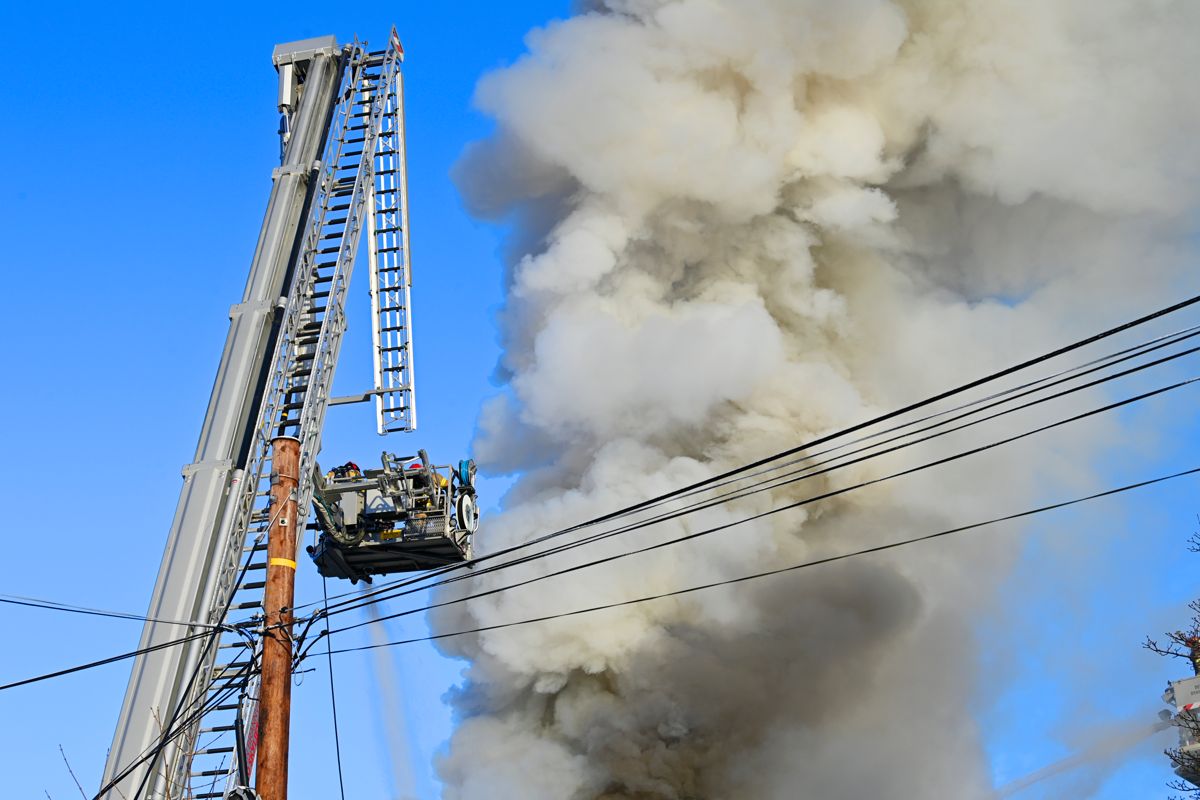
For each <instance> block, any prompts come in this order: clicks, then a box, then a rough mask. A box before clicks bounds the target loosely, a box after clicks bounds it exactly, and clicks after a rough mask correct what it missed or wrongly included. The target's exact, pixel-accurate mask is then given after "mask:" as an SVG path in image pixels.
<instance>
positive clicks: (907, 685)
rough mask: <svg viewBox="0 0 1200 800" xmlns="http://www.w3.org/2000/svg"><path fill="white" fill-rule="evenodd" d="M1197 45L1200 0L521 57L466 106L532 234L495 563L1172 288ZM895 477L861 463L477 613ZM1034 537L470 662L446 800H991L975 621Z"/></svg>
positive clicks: (768, 591) (1081, 443)
mask: <svg viewBox="0 0 1200 800" xmlns="http://www.w3.org/2000/svg"><path fill="white" fill-rule="evenodd" d="M1198 26H1200V5H1197V4H1196V3H1193V2H1187V0H1177V1H1172V0H1154V2H1145V1H1144V0H1138V1H1137V2H1135V0H1006V1H1005V2H996V0H840V1H839V2H830V0H673V1H672V0H604V2H594V3H591V4H589V5H587V6H583V7H580V8H579V9H578V13H577V15H576V16H574V17H572V18H570V19H568V20H565V21H562V22H556V23H552V24H550V25H548V26H547V27H545V28H544V29H540V30H537V31H534V32H532V33H531V34H530V35H529V38H528V42H527V43H528V53H527V55H525V56H524V57H522V58H521V59H520V60H518V61H517V62H516V63H515V64H513V65H512V66H510V67H508V68H505V69H502V70H499V71H497V72H494V73H491V74H489V75H487V76H485V77H484V78H483V79H482V81H481V82H480V84H479V88H478V94H477V103H478V105H479V107H480V108H481V109H482V110H483V111H484V112H485V113H487V114H489V115H490V116H491V117H493V118H494V119H495V121H496V130H495V133H494V134H493V135H492V136H491V137H490V138H488V139H486V140H484V141H481V142H478V143H476V144H474V145H472V146H471V147H470V148H469V149H468V151H467V152H466V153H465V155H464V157H463V158H462V160H461V162H460V164H459V166H458V168H457V173H456V179H457V180H458V182H459V185H460V186H461V189H462V191H463V194H464V196H465V197H466V199H467V202H468V203H469V205H470V206H471V208H472V210H473V211H474V212H475V213H477V214H478V215H479V216H481V217H484V218H488V219H493V220H498V221H502V222H504V223H506V224H508V225H510V226H511V229H512V231H513V233H512V236H511V238H510V241H509V244H508V257H509V263H508V268H507V270H506V274H505V280H506V286H507V300H506V304H505V307H504V310H503V312H502V314H501V319H500V330H501V337H502V344H503V348H504V355H503V359H502V363H501V364H500V367H499V379H500V382H501V383H502V390H501V391H500V392H499V393H498V394H497V396H496V397H494V398H493V399H491V400H490V401H489V402H488V403H486V405H485V406H484V408H483V409H482V412H481V415H480V420H479V431H478V435H477V438H476V441H475V454H476V457H477V459H478V460H479V461H480V463H481V465H482V466H483V468H484V469H485V470H486V471H489V472H491V473H492V474H518V475H519V478H518V480H517V481H516V483H515V484H514V486H513V488H512V490H511V491H510V493H509V495H508V497H507V498H506V500H505V510H504V511H503V512H502V513H499V514H497V515H493V516H491V517H489V518H487V519H485V520H484V523H483V529H482V531H481V533H480V535H479V536H478V537H477V548H478V550H477V552H479V553H486V552H488V551H491V550H495V549H499V548H502V547H506V546H509V545H512V544H515V543H518V542H521V541H524V540H527V539H528V538H530V537H532V536H534V535H537V534H540V533H544V532H546V531H549V530H553V529H556V528H559V527H562V526H564V525H567V524H571V523H575V522H578V521H580V520H583V519H586V518H589V517H591V516H594V515H597V514H600V513H603V512H606V511H609V510H611V509H613V508H617V507H620V506H623V505H627V504H630V503H633V502H636V501H638V500H641V499H644V498H646V497H649V496H652V495H655V494H658V493H661V492H665V491H668V490H670V489H673V488H676V487H678V486H681V485H685V484H688V483H691V482H694V481H697V480H700V479H703V478H705V477H708V476H711V475H714V474H717V473H719V472H721V471H723V470H725V469H728V468H730V467H732V466H735V465H737V464H740V463H744V462H746V461H749V460H753V459H756V458H759V457H761V456H763V455H764V454H767V453H771V452H774V451H776V450H779V449H782V448H784V447H788V446H791V445H794V444H796V443H799V442H801V441H804V440H806V439H808V438H810V437H813V436H817V435H820V434H823V433H826V432H829V431H832V430H836V429H838V428H840V427H842V426H845V425H847V424H851V423H854V422H857V421H859V420H862V419H864V418H867V417H869V416H871V415H872V414H875V413H878V412H880V411H883V410H887V409H890V408H893V407H896V406H899V405H902V404H904V403H906V402H910V401H912V400H915V399H918V398H921V397H923V396H926V395H928V394H931V393H934V392H936V391H940V390H942V389H945V388H948V387H950V386H954V385H956V384H958V383H960V382H962V381H964V380H966V379H969V378H973V377H977V376H979V375H981V374H984V373H985V372H986V371H988V370H989V369H991V368H994V367H999V366H1002V365H1005V364H1007V363H1010V362H1011V361H1012V360H1015V359H1016V358H1018V357H1025V356H1029V355H1032V354H1035V353H1038V352H1042V351H1044V350H1047V349H1049V348H1050V347H1052V346H1054V345H1055V344H1057V343H1061V342H1063V341H1066V340H1068V339H1069V338H1070V337H1072V336H1074V335H1078V334H1082V333H1085V332H1089V331H1090V330H1091V329H1093V328H1094V327H1098V326H1100V325H1101V324H1109V323H1112V322H1113V321H1114V314H1116V315H1118V316H1119V317H1120V318H1124V317H1127V316H1132V314H1133V313H1134V312H1135V311H1140V310H1142V309H1149V308H1152V307H1155V306H1156V304H1157V303H1159V302H1160V301H1162V300H1163V299H1164V298H1167V297H1170V296H1173V293H1174V292H1175V291H1176V290H1177V288H1178V281H1179V278H1180V276H1181V275H1182V266H1181V265H1182V263H1183V257H1184V255H1185V254H1186V251H1187V248H1188V242H1187V239H1186V236H1187V232H1188V230H1189V226H1190V223H1191V221H1192V220H1191V218H1190V215H1191V213H1192V211H1193V209H1194V208H1195V205H1196V199H1197V198H1196V195H1195V191H1196V186H1197V178H1198V177H1200V158H1198V150H1197V146H1196V144H1195V132H1196V131H1197V130H1198V129H1200V126H1198V125H1197V122H1200V120H1198V118H1197V115H1198V114H1200V103H1198V102H1197V100H1198V99H1200V98H1197V96H1196V94H1197V92H1196V88H1195V80H1194V76H1195V75H1197V74H1200V48H1197V47H1196V46H1195V42H1194V32H1195V31H1196V30H1197V29H1200V28H1198ZM1012 424H1013V425H1015V426H1018V427H1021V426H1027V425H1029V424H1030V418H1029V417H1022V418H1021V419H1020V420H1016V421H1014V422H1013V423H1012ZM989 430H990V431H991V433H993V434H994V436H997V437H998V436H999V435H1001V434H1002V432H1003V429H1002V428H993V429H989ZM1117 433H1118V428H1117V427H1116V424H1115V423H1113V422H1104V421H1097V422H1093V423H1089V425H1088V427H1087V428H1086V429H1082V430H1074V429H1072V430H1069V431H1064V432H1063V433H1062V434H1060V435H1058V436H1057V437H1055V438H1053V439H1052V440H1046V441H1044V442H1043V441H1042V440H1039V441H1038V442H1035V443H1030V444H1029V445H1027V446H1023V447H1014V448H1005V449H1004V450H1002V451H996V452H994V453H992V454H990V455H988V456H981V457H979V458H975V459H972V460H971V461H970V462H969V463H968V462H959V464H958V465H956V466H955V467H954V468H952V469H942V470H937V471H936V472H928V473H923V474H921V475H918V476H914V477H912V478H910V479H906V480H905V481H904V482H903V483H900V482H896V483H895V484H894V485H893V484H891V483H889V484H885V485H883V486H880V487H877V488H876V489H875V490H873V491H869V492H855V493H852V494H850V495H846V496H843V497H841V498H837V499H834V500H829V501H826V502H823V503H820V504H816V505H812V506H807V507H806V510H805V511H794V512H788V513H786V514H779V515H776V516H773V517H769V518H767V519H764V520H760V521H758V522H756V523H753V524H749V525H744V526H740V527H737V528H732V529H730V530H728V531H725V532H723V533H721V534H719V535H713V536H707V537H704V538H702V539H698V540H695V541H694V542H690V543H688V544H686V545H680V546H675V547H669V548H664V549H661V550H657V551H654V552H652V553H647V554H644V555H640V556H638V557H636V558H628V559H623V560H621V561H618V562H615V563H613V564H611V565H608V566H606V567H603V568H596V569H589V570H584V571H581V572H578V573H574V574H572V575H570V576H569V577H564V578H554V579H551V580H548V581H545V582H542V583H539V584H536V585H534V586H530V587H528V588H525V589H518V590H514V591H511V592H505V593H503V594H501V595H498V596H494V597H489V598H485V599H480V600H474V601H470V602H468V603H466V604H462V605H459V606H454V607H451V608H450V609H447V610H445V611H444V612H443V613H440V614H437V615H435V617H434V619H433V623H434V625H435V627H436V628H437V629H439V630H442V631H449V630H458V629H462V628H464V627H474V626H479V625H491V624H496V623H502V622H507V621H511V620H515V619H521V618H524V617H535V616H541V615H543V614H547V613H552V612H554V611H559V610H570V609H574V608H582V607H585V606H591V605H598V604H601V603H609V602H614V601H619V600H622V599H627V598H631V597H638V596H642V595H647V594H654V593H658V592H668V591H671V590H674V589H678V588H682V587H686V586H691V585H694V584H699V583H705V582H709V581H716V580H720V579H723V578H728V577H736V576H739V575H744V574H747V573H750V572H755V571H759V570H762V569H769V568H771V567H774V566H779V565H783V564H790V563H796V562H799V561H802V560H806V559H809V558H813V557H819V556H821V555H825V554H829V553H832V552H838V551H841V550H844V549H847V548H851V547H861V546H863V545H865V544H870V543H873V542H876V541H883V540H889V539H893V538H899V537H901V536H904V535H907V534H920V533H925V532H930V531H933V530H937V529H939V528H942V527H948V526H950V525H953V524H960V523H962V522H970V521H975V520H978V519H982V518H985V517H986V516H988V515H990V514H992V513H996V512H1006V511H1012V510H1017V509H1020V508H1024V507H1027V506H1028V505H1031V504H1032V501H1033V500H1034V499H1035V498H1036V497H1037V496H1038V492H1039V491H1040V490H1041V489H1042V488H1043V487H1046V486H1077V485H1081V484H1086V483H1087V482H1088V480H1089V478H1088V471H1087V469H1086V464H1087V462H1088V459H1089V458H1093V457H1094V456H1095V455H1096V454H1097V453H1098V452H1100V451H1101V449H1102V448H1103V447H1104V446H1105V444H1106V443H1107V442H1111V441H1112V437H1113V436H1114V435H1116V434H1117ZM961 446H962V445H961V442H957V443H955V442H949V443H947V444H945V445H942V446H940V449H939V447H935V446H932V445H931V446H930V447H928V448H925V449H923V450H922V451H921V452H920V454H919V456H911V457H909V458H917V457H920V459H921V460H925V459H928V458H932V457H934V456H936V455H937V454H938V453H939V452H949V451H950V450H952V449H954V448H955V447H961ZM901 460H902V459H901ZM900 465H901V463H900V460H895V461H891V462H887V463H880V464H877V463H876V462H867V463H865V464H861V465H858V466H856V467H854V468H853V469H850V470H847V471H845V474H837V475H831V476H828V477H827V479H825V481H824V483H821V482H818V481H809V482H806V483H805V484H802V485H801V486H800V487H791V488H789V489H787V490H779V491H777V492H774V493H764V494H759V495H755V496H754V497H752V498H748V499H745V500H742V501H739V502H737V503H735V504H731V505H728V506H723V507H720V508H717V509H713V510H711V511H709V512H706V513H705V514H704V515H701V516H700V517H699V518H698V519H697V518H690V517H689V518H684V519H680V520H675V521H673V522H671V523H668V524H666V525H662V526H658V527H656V528H653V529H647V530H641V531H637V532H636V533H634V534H631V535H629V536H625V537H617V538H616V539H614V540H609V541H606V542H604V543H602V544H597V545H595V546H591V547H588V548H585V549H582V550H580V551H575V552H573V553H571V554H567V555H563V556H560V557H556V558H555V559H546V560H541V561H536V562H532V563H529V564H526V565H523V566H522V567H520V568H519V569H512V570H505V571H503V572H500V573H497V574H494V575H484V576H481V577H480V578H478V579H476V580H473V581H471V582H470V583H471V588H472V589H473V590H474V589H486V588H490V587H493V586H502V585H506V584H508V583H511V582H513V581H515V580H519V579H521V578H525V577H530V576H533V575H538V574H543V573H545V572H547V571H549V570H551V569H554V568H559V567H561V566H564V565H568V564H571V563H579V562H581V561H583V560H587V559H590V558H594V557H597V556H601V555H605V554H608V553H615V552H620V551H622V550H626V549H629V548H631V547H633V546H635V545H634V542H636V546H642V545H645V544H649V543H653V542H657V541H663V540H665V539H668V538H673V537H675V536H679V535H681V534H682V533H684V532H690V531H694V530H697V529H699V528H701V527H708V526H711V525H717V524H721V523H723V522H727V521H732V520H734V519H739V518H742V517H744V516H746V515H748V514H750V513H754V512H757V511H763V510H766V509H769V508H772V507H774V506H777V505H779V504H781V503H783V502H785V501H788V500H796V499H799V498H801V497H805V496H808V495H811V494H813V493H816V491H818V490H820V489H822V488H830V487H833V486H839V485H845V484H847V483H850V482H854V481H855V480H859V479H863V478H867V477H874V476H876V475H879V474H883V473H884V472H885V471H891V470H893V469H897V468H899V466H900ZM1001 489H1002V491H1001ZM1016 541H1018V540H1017V539H1015V538H1014V537H1013V535H1012V534H1009V535H1008V537H1007V538H1005V537H1001V536H995V537H993V536H988V537H979V538H978V539H976V540H972V542H971V543H970V544H963V545H959V544H957V543H956V544H951V545H946V546H937V547H930V548H924V549H922V550H921V551H920V552H919V553H918V552H916V551H915V550H914V551H904V552H903V553H901V554H898V555H896V556H895V557H892V558H889V557H882V556H880V557H873V558H870V559H866V558H864V559H856V560H854V561H851V562H845V563H843V564H842V565H840V566H838V567H834V568H828V569H820V570H811V571H805V572H804V573H801V574H800V575H795V576H789V577H778V578H772V579H768V580H764V581H759V582H755V583H751V584H741V585H738V586H736V587H733V588H729V589H721V590H715V591H711V592H704V593H697V594H691V595H686V596H683V597H679V598H673V599H669V600H662V601H657V602H653V603H646V604H641V605H634V606H628V607H625V608H622V609H619V610H613V611H605V612H600V613H597V614H592V615H586V616H582V617H576V618H572V619H567V620H562V621H555V622H552V623H547V624H542V625H535V626H524V627H518V628H509V629H505V630H500V631H493V632H489V633H484V634H481V635H476V636H471V637H465V638H459V639H453V640H449V643H448V644H446V648H447V650H448V651H450V652H451V653H454V654H456V655H461V656H464V657H465V658H467V659H469V664H470V666H469V668H468V671H467V679H466V682H465V684H464V686H463V687H462V688H461V689H460V690H459V691H458V692H457V693H456V695H455V698H454V700H455V703H456V704H457V707H458V709H459V712H460V716H461V723H460V725H459V726H458V728H457V730H456V732H455V734H454V736H453V738H452V741H451V742H450V745H449V748H448V751H447V753H446V754H445V756H444V757H443V758H442V760H441V762H440V766H439V769H440V773H441V776H442V778H443V780H444V781H445V783H446V789H445V797H447V798H449V800H485V799H486V800H508V799H509V798H512V799H513V800H516V799H517V798H520V799H521V800H542V799H543V798H544V800H566V799H568V798H576V799H578V800H601V799H602V798H603V799H604V800H615V799H616V798H639V799H642V800H650V799H655V800H657V799H659V798H663V799H666V798H670V799H671V800H684V798H704V799H705V800H710V799H713V798H731V799H732V798H755V800H759V799H762V800H793V799H794V798H797V797H803V798H822V799H824V800H838V799H842V798H844V799H845V800H859V799H860V798H864V797H872V798H904V799H906V800H907V799H910V798H934V797H954V798H974V797H979V798H982V797H988V796H991V792H992V790H991V787H990V780H989V778H988V768H987V765H986V762H985V758H984V755H983V753H982V750H981V747H980V738H981V737H980V733H979V731H978V730H977V726H976V722H975V721H974V717H973V714H972V709H971V706H972V704H973V703H974V702H975V701H976V697H977V687H976V686H975V674H976V660H977V659H976V645H975V643H974V642H973V641H972V636H971V625H972V618H973V615H974V614H976V613H977V612H978V611H979V610H980V609H981V608H983V607H985V606H986V604H987V603H988V602H989V600H990V599H991V595H992V592H993V590H994V588H995V586H996V584H997V583H998V582H999V581H1000V579H1001V578H1002V576H1003V574H1004V571H1005V568H1006V565H1007V564H1009V563H1011V561H1012V559H1013V557H1014V554H1015V551H1016V547H1015V545H1014V542H1016ZM585 553H586V555H585Z"/></svg>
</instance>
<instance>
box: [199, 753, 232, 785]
mask: <svg viewBox="0 0 1200 800" xmlns="http://www.w3.org/2000/svg"><path fill="white" fill-rule="evenodd" d="M232 752H233V747H232V746H230V747H206V748H204V749H203V750H197V751H196V753H195V754H196V755H198V756H208V755H218V754H220V753H232ZM221 794H222V793H221V792H217V793H216V794H209V795H204V794H198V795H195V797H220V796H221Z"/></svg>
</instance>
